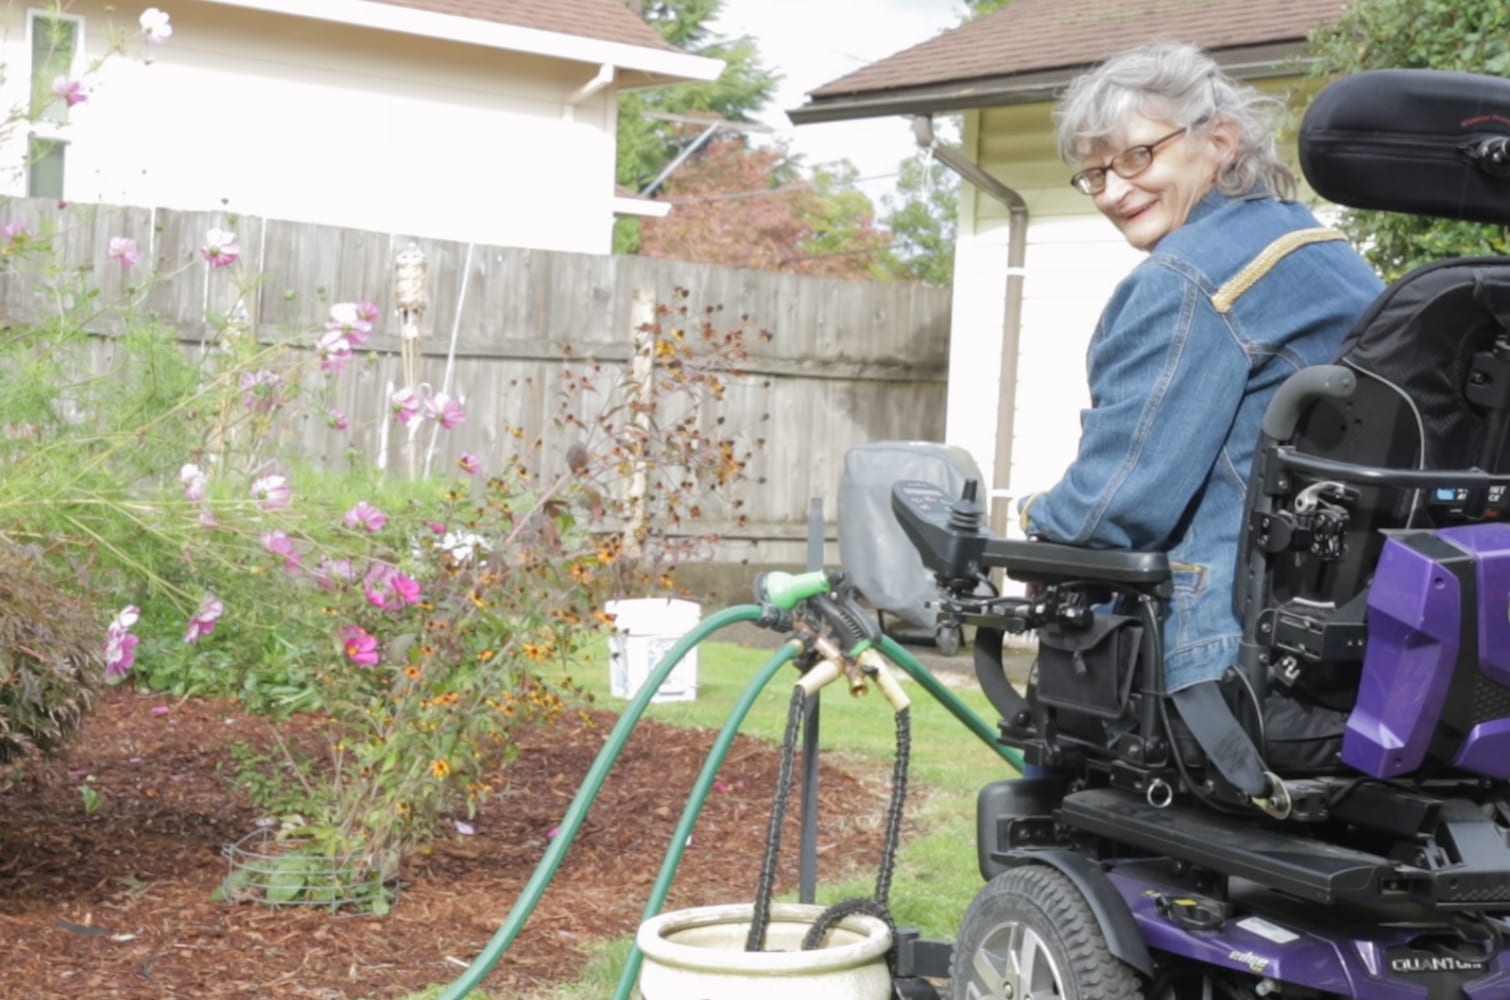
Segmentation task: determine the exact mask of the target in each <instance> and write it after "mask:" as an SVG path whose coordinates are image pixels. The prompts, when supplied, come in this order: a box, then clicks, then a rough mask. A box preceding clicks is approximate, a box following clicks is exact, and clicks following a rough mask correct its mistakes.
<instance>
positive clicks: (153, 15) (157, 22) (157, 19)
mask: <svg viewBox="0 0 1510 1000" xmlns="http://www.w3.org/2000/svg"><path fill="white" fill-rule="evenodd" d="M137 24H139V25H141V29H142V38H143V39H145V40H146V42H147V44H148V45H161V44H162V43H163V42H166V41H167V40H168V39H170V38H172V37H173V25H172V23H171V22H170V20H169V18H168V15H167V14H166V13H165V12H164V11H160V10H158V9H157V8H156V7H148V8H147V9H146V10H144V11H142V16H141V17H140V18H138V19H137Z"/></svg>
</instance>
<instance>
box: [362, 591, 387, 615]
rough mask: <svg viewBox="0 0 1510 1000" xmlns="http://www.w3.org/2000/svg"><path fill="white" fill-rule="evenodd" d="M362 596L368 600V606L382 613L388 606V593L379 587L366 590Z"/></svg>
mask: <svg viewBox="0 0 1510 1000" xmlns="http://www.w3.org/2000/svg"><path fill="white" fill-rule="evenodd" d="M362 595H363V596H364V597H366V598H367V603H368V604H370V605H372V606H373V607H374V608H377V609H378V610H380V611H381V610H382V609H383V608H386V607H387V606H388V592H387V591H386V590H384V589H383V588H382V587H381V586H379V585H373V586H369V587H366V588H364V589H363V590H362Z"/></svg>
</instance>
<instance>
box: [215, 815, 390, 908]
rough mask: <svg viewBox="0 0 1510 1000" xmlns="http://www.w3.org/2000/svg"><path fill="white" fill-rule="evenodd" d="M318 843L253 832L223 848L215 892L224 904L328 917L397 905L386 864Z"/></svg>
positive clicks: (267, 830)
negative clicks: (317, 911) (223, 868)
mask: <svg viewBox="0 0 1510 1000" xmlns="http://www.w3.org/2000/svg"><path fill="white" fill-rule="evenodd" d="M328 846H329V845H327V844H324V843H322V842H320V841H316V840H312V839H306V838H299V837H287V836H279V834H278V832H277V831H275V830H273V829H270V828H258V829H256V830H253V831H252V832H251V833H248V834H247V835H246V836H244V837H242V838H241V839H240V840H238V841H236V842H235V843H231V844H226V845H225V846H224V847H222V848H221V849H220V850H221V853H222V854H223V855H225V858H226V862H227V866H228V871H227V873H226V877H225V878H224V880H222V881H221V883H220V888H219V890H218V891H217V892H216V898H218V899H220V900H223V901H225V902H233V903H236V902H257V903H263V904H265V905H267V906H278V907H281V906H308V907H318V908H321V909H325V910H329V911H330V912H332V913H337V912H351V913H375V914H379V915H381V914H384V913H387V912H388V911H389V910H390V909H392V908H393V905H394V904H395V903H396V902H398V886H399V883H398V879H397V877H396V876H394V875H393V874H391V870H390V869H391V866H388V865H384V864H381V863H379V862H378V861H377V860H376V859H375V858H374V857H373V856H372V854H371V853H370V852H360V851H358V852H353V853H350V854H345V855H339V854H337V855H334V856H333V855H332V852H331V851H329V850H328V849H327V848H328Z"/></svg>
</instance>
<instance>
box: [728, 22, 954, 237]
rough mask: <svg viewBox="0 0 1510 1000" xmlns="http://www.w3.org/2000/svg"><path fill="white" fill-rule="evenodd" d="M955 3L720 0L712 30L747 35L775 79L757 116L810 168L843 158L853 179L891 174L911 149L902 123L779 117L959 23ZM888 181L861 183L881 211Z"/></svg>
mask: <svg viewBox="0 0 1510 1000" xmlns="http://www.w3.org/2000/svg"><path fill="white" fill-rule="evenodd" d="M963 11H964V5H963V4H962V3H959V2H957V0H724V3H723V12H722V14H721V15H720V17H719V19H718V21H717V22H715V25H714V27H715V30H716V31H717V32H718V33H719V34H721V35H725V36H729V37H736V36H739V35H749V36H751V37H753V38H754V39H755V41H756V44H757V45H758V46H759V49H760V55H761V58H762V59H763V61H764V62H765V64H766V65H767V66H769V67H771V68H772V69H774V70H777V71H778V72H780V73H781V74H782V77H783V79H782V81H781V83H780V84H779V89H778V90H777V93H776V99H775V100H774V101H773V102H772V104H771V107H770V108H769V109H768V110H767V111H766V113H765V114H763V115H762V116H761V120H762V121H763V122H765V124H767V125H771V126H774V127H775V128H776V129H777V130H778V134H779V135H781V136H783V137H785V138H787V139H789V140H790V141H791V148H792V149H793V150H794V151H795V152H798V153H801V154H804V156H805V157H806V161H807V162H808V163H809V164H818V163H826V162H830V161H833V160H840V159H848V160H849V161H850V162H851V163H853V164H854V165H855V166H856V167H858V168H859V170H860V176H861V177H862V178H864V177H873V176H877V175H886V174H893V173H895V171H896V169H897V164H898V163H900V162H901V161H902V160H903V159H905V158H907V157H909V156H911V155H913V154H914V152H915V151H916V149H917V146H916V144H915V143H914V142H913V140H912V130H911V128H910V127H909V125H908V123H907V122H906V120H904V119H902V118H868V119H861V120H859V121H854V122H834V123H828V124H822V125H802V126H800V127H799V126H793V125H792V124H791V122H790V121H789V120H788V119H787V117H786V114H785V112H786V111H787V110H788V109H790V108H795V107H799V106H801V105H802V104H803V103H804V102H805V101H806V94H807V92H808V91H809V90H813V89H814V88H817V87H820V86H822V85H823V84H825V83H828V82H829V81H831V80H834V79H837V78H838V77H841V76H844V75H845V74H846V73H849V72H852V71H853V70H856V69H859V68H860V67H861V66H865V65H867V64H869V63H873V62H875V61H876V60H878V59H882V58H884V57H886V56H889V55H891V54H892V53H894V52H900V51H901V50H902V49H906V48H911V47H912V46H913V45H916V44H917V43H919V42H923V41H926V40H928V39H929V38H932V37H933V36H934V35H936V34H938V33H939V31H941V30H943V29H945V28H951V27H953V26H954V25H956V24H958V23H959V20H960V16H961V14H962V13H963ZM893 185H894V178H890V177H886V178H883V179H878V180H875V181H868V182H865V183H863V184H861V188H862V189H863V190H864V191H865V193H866V194H868V195H870V196H871V200H872V201H874V202H875V203H876V207H877V209H879V208H880V207H881V202H880V195H881V194H884V193H886V192H888V191H890V190H891V189H892V187H893Z"/></svg>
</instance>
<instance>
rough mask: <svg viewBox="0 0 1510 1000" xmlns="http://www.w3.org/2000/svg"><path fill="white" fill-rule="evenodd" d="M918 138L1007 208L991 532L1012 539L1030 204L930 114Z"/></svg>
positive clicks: (917, 121)
mask: <svg viewBox="0 0 1510 1000" xmlns="http://www.w3.org/2000/svg"><path fill="white" fill-rule="evenodd" d="M912 134H913V136H914V137H915V138H916V139H917V143H918V145H919V146H921V147H922V148H924V149H927V150H929V151H931V152H932V154H933V157H934V159H936V160H938V161H939V162H940V163H942V164H943V165H944V166H946V167H948V168H949V169H950V170H953V171H954V172H955V173H956V174H958V175H959V176H961V177H963V178H964V179H965V180H967V181H969V182H970V183H971V184H973V185H975V187H976V188H977V189H979V190H980V191H982V192H984V193H986V194H988V195H990V196H991V197H992V198H995V199H996V200H997V201H999V202H1001V203H1002V204H1003V205H1005V206H1007V293H1006V301H1005V306H1006V309H1005V313H1006V315H1005V316H1004V317H1003V319H1002V331H1001V371H1000V374H999V379H1000V381H999V383H998V386H997V392H996V454H995V456H994V457H993V458H992V464H991V503H990V520H991V530H992V532H994V533H995V534H996V536H997V537H998V538H1005V537H1006V535H1007V521H1008V511H1007V507H1008V503H1007V501H1008V500H1009V499H1010V498H1009V497H1008V495H1007V486H1008V483H1009V482H1010V480H1011V475H1012V424H1013V415H1014V414H1015V412H1016V409H1017V347H1018V340H1019V337H1020V334H1021V332H1022V277H1023V261H1024V260H1025V259H1026V257H1027V252H1028V203H1027V202H1025V201H1023V199H1022V195H1020V194H1018V193H1017V192H1016V191H1014V190H1012V189H1011V188H1009V187H1007V186H1006V185H1005V184H1003V183H1002V182H1001V181H999V180H997V179H996V178H995V177H992V176H991V175H990V174H988V173H987V172H986V171H985V169H984V168H982V167H981V165H980V164H979V163H976V162H975V161H973V160H971V159H969V158H968V157H966V156H965V155H964V154H963V153H961V152H960V151H959V150H958V149H956V148H954V147H953V146H950V145H947V144H945V143H942V142H939V141H938V139H937V138H936V137H935V136H934V134H933V118H932V116H930V115H914V116H913V118H912Z"/></svg>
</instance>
